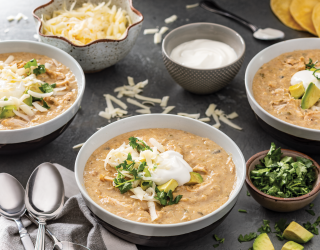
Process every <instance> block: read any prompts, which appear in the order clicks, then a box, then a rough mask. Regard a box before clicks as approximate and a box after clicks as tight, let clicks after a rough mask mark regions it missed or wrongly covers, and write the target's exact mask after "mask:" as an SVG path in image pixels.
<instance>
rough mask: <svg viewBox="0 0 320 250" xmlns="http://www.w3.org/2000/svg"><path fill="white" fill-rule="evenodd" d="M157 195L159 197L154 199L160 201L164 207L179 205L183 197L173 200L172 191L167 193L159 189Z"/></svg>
mask: <svg viewBox="0 0 320 250" xmlns="http://www.w3.org/2000/svg"><path fill="white" fill-rule="evenodd" d="M156 194H157V196H155V197H154V198H155V199H157V200H159V202H160V204H161V205H162V206H168V205H173V204H177V203H178V202H179V201H180V200H181V198H182V195H177V196H176V198H174V199H173V195H172V190H169V191H168V193H166V192H165V191H160V190H159V189H158V188H157V187H156ZM168 199H169V200H168Z"/></svg>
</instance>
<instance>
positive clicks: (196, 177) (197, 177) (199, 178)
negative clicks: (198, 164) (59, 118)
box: [185, 172, 203, 185]
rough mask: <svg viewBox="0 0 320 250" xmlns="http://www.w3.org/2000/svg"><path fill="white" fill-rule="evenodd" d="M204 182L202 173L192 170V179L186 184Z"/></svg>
mask: <svg viewBox="0 0 320 250" xmlns="http://www.w3.org/2000/svg"><path fill="white" fill-rule="evenodd" d="M202 182H203V178H202V176H201V174H199V173H196V172H190V181H189V182H187V183H186V184H185V185H194V184H200V183H202Z"/></svg>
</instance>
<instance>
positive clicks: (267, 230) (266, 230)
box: [258, 220, 271, 234]
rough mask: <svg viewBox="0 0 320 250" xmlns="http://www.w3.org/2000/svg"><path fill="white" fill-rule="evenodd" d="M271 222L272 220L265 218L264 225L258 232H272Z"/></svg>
mask: <svg viewBox="0 0 320 250" xmlns="http://www.w3.org/2000/svg"><path fill="white" fill-rule="evenodd" d="M269 223H270V221H268V220H263V225H262V226H261V227H260V228H259V229H258V232H260V234H262V233H270V232H271V228H270V225H269Z"/></svg>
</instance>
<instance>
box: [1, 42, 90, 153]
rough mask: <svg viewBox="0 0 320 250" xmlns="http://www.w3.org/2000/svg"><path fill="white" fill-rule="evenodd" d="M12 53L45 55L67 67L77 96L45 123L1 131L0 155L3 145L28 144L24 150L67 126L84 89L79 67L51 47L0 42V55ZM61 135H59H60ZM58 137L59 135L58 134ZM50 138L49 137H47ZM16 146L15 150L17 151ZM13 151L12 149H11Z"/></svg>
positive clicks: (36, 43)
mask: <svg viewBox="0 0 320 250" xmlns="http://www.w3.org/2000/svg"><path fill="white" fill-rule="evenodd" d="M14 52H29V53H35V54H39V55H45V56H48V57H50V58H54V59H56V60H57V61H59V62H61V63H62V64H63V65H65V66H67V67H68V68H69V69H70V70H71V71H72V73H73V74H74V75H75V77H76V80H77V83H78V96H77V99H76V100H75V102H74V103H73V104H72V105H71V107H70V108H69V109H67V110H66V111H65V112H63V113H62V114H61V115H59V116H57V117H55V118H53V119H51V120H49V121H46V122H44V123H42V124H39V125H37V126H33V127H29V128H22V129H16V130H2V131H0V144H3V145H1V147H0V154H1V151H6V150H5V147H4V145H5V144H14V145H15V144H17V143H23V142H28V143H29V146H28V144H27V143H26V144H25V147H26V148H28V147H29V148H30V147H32V143H31V141H34V140H38V141H39V143H41V140H43V138H44V137H46V136H49V135H50V134H52V133H53V132H55V131H57V130H58V129H60V128H62V127H63V126H65V125H66V124H68V123H69V122H70V121H71V119H72V118H73V117H74V116H75V115H76V113H77V112H78V110H79V107H80V103H81V100H82V96H83V93H84V89H85V77H84V73H83V70H82V68H81V66H80V65H79V64H78V63H77V61H76V60H74V58H73V57H72V56H70V55H69V54H67V53H66V52H64V51H62V50H60V49H58V48H56V47H53V46H51V45H47V44H44V43H39V42H31V41H3V42H0V54H3V53H14ZM60 134H61V133H60ZM58 135H59V133H58ZM49 137H50V136H49ZM18 147H19V146H17V148H16V149H17V150H16V152H17V151H18ZM13 151H14V148H13Z"/></svg>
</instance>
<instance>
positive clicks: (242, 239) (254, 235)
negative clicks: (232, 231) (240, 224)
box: [238, 233, 257, 243]
mask: <svg viewBox="0 0 320 250" xmlns="http://www.w3.org/2000/svg"><path fill="white" fill-rule="evenodd" d="M255 238H257V233H249V234H246V235H245V236H242V234H240V235H239V237H238V241H239V242H240V243H242V242H247V241H251V240H253V239H255Z"/></svg>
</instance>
